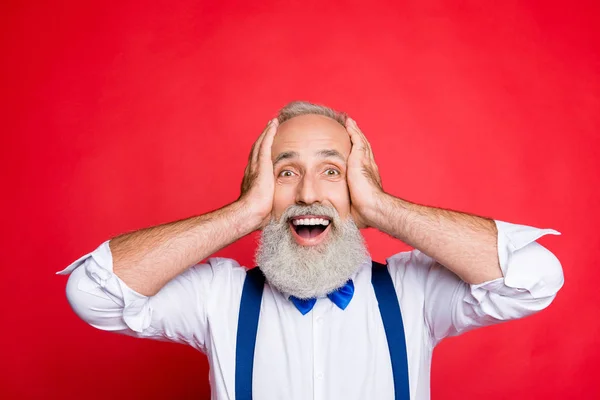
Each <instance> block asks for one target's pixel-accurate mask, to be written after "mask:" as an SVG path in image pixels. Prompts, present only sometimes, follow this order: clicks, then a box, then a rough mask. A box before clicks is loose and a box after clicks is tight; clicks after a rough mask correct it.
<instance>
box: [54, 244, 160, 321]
mask: <svg viewBox="0 0 600 400" xmlns="http://www.w3.org/2000/svg"><path fill="white" fill-rule="evenodd" d="M79 267H83V268H85V272H86V275H87V277H88V278H89V280H85V279H82V280H80V281H79V283H78V288H79V289H80V290H83V291H84V292H85V291H88V292H89V289H90V288H89V285H92V286H94V287H96V288H98V287H99V288H100V289H101V290H102V291H103V292H104V293H105V294H106V295H107V296H108V297H110V298H111V299H112V300H113V301H114V302H115V303H117V304H118V305H119V306H121V307H123V321H124V322H125V324H126V325H127V326H128V327H129V328H130V329H132V330H133V331H135V332H143V331H144V330H145V329H147V328H148V327H149V326H150V322H151V320H152V309H151V308H150V304H149V303H150V302H149V297H147V296H144V295H143V294H140V293H138V292H136V291H135V290H133V289H131V288H130V287H129V286H127V284H125V282H123V281H122V280H121V279H120V278H119V277H118V276H117V275H116V274H115V273H114V272H113V259H112V253H111V251H110V247H109V241H108V240H107V241H106V242H104V243H102V244H101V245H100V246H98V248H97V249H96V250H94V251H93V252H91V253H88V254H86V255H84V256H82V257H80V258H78V259H77V260H75V261H74V262H73V263H71V264H70V265H69V266H68V267H67V268H65V269H63V270H62V271H59V272H57V273H56V274H57V275H68V274H70V273H71V272H73V271H74V270H75V269H76V268H79ZM86 287H87V290H86Z"/></svg>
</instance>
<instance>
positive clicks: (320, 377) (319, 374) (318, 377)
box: [317, 372, 324, 381]
mask: <svg viewBox="0 0 600 400" xmlns="http://www.w3.org/2000/svg"><path fill="white" fill-rule="evenodd" d="M323 376H324V375H323V373H322V372H319V373H318V374H317V379H318V380H320V381H321V380H323Z"/></svg>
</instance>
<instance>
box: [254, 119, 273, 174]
mask: <svg viewBox="0 0 600 400" xmlns="http://www.w3.org/2000/svg"><path fill="white" fill-rule="evenodd" d="M272 125H273V120H270V121H269V122H268V123H267V126H266V127H265V129H264V130H263V131H262V133H261V134H260V136H259V137H258V139H256V142H254V145H253V146H252V152H251V156H250V162H251V163H252V164H256V163H257V162H258V154H259V152H260V147H261V145H262V141H263V140H264V138H265V135H266V134H267V132H268V131H269V129H270V128H271V126H272Z"/></svg>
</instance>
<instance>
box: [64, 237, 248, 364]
mask: <svg viewBox="0 0 600 400" xmlns="http://www.w3.org/2000/svg"><path fill="white" fill-rule="evenodd" d="M57 274H60V275H68V274H70V276H69V280H68V282H67V288H66V294H67V299H68V301H69V304H70V305H71V308H72V309H73V311H74V312H75V313H76V314H77V315H78V316H79V317H80V318H81V319H82V320H84V321H85V322H87V323H88V324H89V325H91V326H93V327H95V328H98V329H101V330H105V331H112V332H117V333H121V334H125V335H130V336H135V337H141V338H151V339H156V340H165V341H171V342H177V343H184V344H188V345H190V346H192V347H194V348H196V349H198V350H200V351H202V352H206V341H207V331H208V325H209V323H208V320H209V314H210V310H211V309H212V308H213V303H214V302H215V297H216V294H217V293H218V294H220V295H221V296H227V294H228V293H229V292H231V290H230V289H231V288H232V285H233V286H235V284H236V283H237V285H238V286H240V287H241V285H242V284H243V279H244V276H245V269H244V268H242V267H240V266H239V264H238V263H237V262H235V261H234V260H230V259H226V258H211V259H209V260H208V261H207V263H205V264H197V265H194V266H192V267H190V268H189V269H187V270H186V271H185V272H183V273H182V274H180V275H178V276H177V277H175V278H174V279H172V280H171V281H170V282H169V283H167V284H166V285H165V286H164V287H163V288H162V289H161V290H160V291H159V292H158V293H157V294H155V295H154V296H150V297H148V296H144V295H142V294H140V293H138V292H136V291H135V290H133V289H131V288H130V287H128V286H127V284H125V282H123V281H122V280H121V279H120V278H119V277H118V276H117V275H116V274H114V273H113V260H112V254H111V252H110V247H109V241H106V242H104V243H102V244H101V245H100V246H99V247H98V248H97V249H96V250H94V251H93V252H91V253H88V254H86V255H84V256H82V257H81V258H79V259H78V260H76V261H75V262H73V263H72V264H71V265H69V266H68V267H67V268H65V269H64V270H62V271H60V272H57Z"/></svg>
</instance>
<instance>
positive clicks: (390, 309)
mask: <svg viewBox="0 0 600 400" xmlns="http://www.w3.org/2000/svg"><path fill="white" fill-rule="evenodd" d="M371 282H372V284H373V289H374V290H375V296H376V297H377V302H378V303H379V312H380V314H381V319H382V321H383V328H384V330H385V335H386V337H387V342H388V349H389V351H390V358H391V360H392V374H393V377H394V399H395V400H408V399H410V392H409V386H408V359H407V357H406V339H405V337H404V325H403V323H402V313H401V311H400V305H399V304H398V297H397V296H396V290H395V289H394V283H393V282H392V277H391V276H390V273H389V271H388V269H387V266H386V265H384V264H380V263H377V262H375V261H373V271H372V279H371ZM264 284H265V277H264V275H263V274H262V272H261V271H260V269H259V268H258V267H257V268H253V269H251V270H249V271H248V273H247V275H246V280H245V281H244V288H243V289H242V299H241V302H240V314H239V316H238V330H237V343H236V351H235V398H236V400H252V370H253V364H254V347H255V345H256V333H257V330H258V319H259V317H260V304H261V301H262V292H263V288H264Z"/></svg>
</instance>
